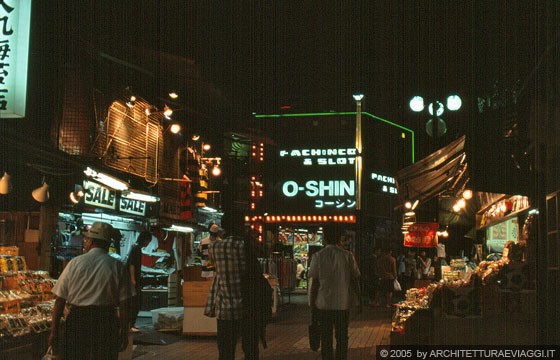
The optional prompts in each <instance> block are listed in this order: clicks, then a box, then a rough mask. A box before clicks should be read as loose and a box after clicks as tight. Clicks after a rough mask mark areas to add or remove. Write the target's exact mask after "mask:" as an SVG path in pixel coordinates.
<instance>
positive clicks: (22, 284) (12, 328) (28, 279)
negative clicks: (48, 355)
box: [0, 246, 55, 360]
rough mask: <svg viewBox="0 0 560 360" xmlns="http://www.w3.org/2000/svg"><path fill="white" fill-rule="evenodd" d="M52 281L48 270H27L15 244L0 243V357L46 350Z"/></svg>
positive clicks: (36, 354) (27, 355)
mask: <svg viewBox="0 0 560 360" xmlns="http://www.w3.org/2000/svg"><path fill="white" fill-rule="evenodd" d="M54 283H55V280H53V279H52V278H51V277H50V275H49V274H48V272H46V271H32V270H28V269H27V265H26V262H25V258H23V257H22V256H19V252H18V248H17V247H15V246H9V247H0V359H16V358H17V359H23V360H26V359H38V358H40V357H41V356H42V355H43V354H44V353H45V351H46V349H47V339H48V334H49V331H50V324H51V312H52V308H53V306H54V300H53V295H52V293H51V290H52V288H53V286H54Z"/></svg>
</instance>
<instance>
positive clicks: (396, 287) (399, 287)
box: [393, 279, 402, 291]
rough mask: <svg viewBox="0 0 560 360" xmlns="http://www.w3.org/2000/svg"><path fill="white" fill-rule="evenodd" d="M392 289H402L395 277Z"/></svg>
mask: <svg viewBox="0 0 560 360" xmlns="http://www.w3.org/2000/svg"><path fill="white" fill-rule="evenodd" d="M393 290H395V291H401V290H402V288H401V284H400V283H399V281H398V280H397V279H395V280H394V281H393Z"/></svg>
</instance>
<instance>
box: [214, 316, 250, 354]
mask: <svg viewBox="0 0 560 360" xmlns="http://www.w3.org/2000/svg"><path fill="white" fill-rule="evenodd" d="M240 336H241V344H242V347H243V353H244V354H245V359H246V360H256V359H258V358H259V335H258V333H257V332H256V331H255V327H254V326H252V325H251V323H250V322H249V321H247V320H218V336H217V341H218V351H219V353H220V358H219V360H233V359H235V348H236V346H237V339H238V338H239V337H240Z"/></svg>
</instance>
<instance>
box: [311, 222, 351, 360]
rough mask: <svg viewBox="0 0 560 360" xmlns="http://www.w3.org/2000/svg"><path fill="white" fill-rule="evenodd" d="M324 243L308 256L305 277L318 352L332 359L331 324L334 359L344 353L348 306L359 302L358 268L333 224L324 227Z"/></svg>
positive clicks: (344, 355)
mask: <svg viewBox="0 0 560 360" xmlns="http://www.w3.org/2000/svg"><path fill="white" fill-rule="evenodd" d="M324 235H325V237H324V242H325V243H326V247H325V248H324V249H322V250H321V251H319V252H318V253H316V254H314V255H313V257H312V259H311V267H310V269H309V273H308V278H312V281H311V288H310V305H311V308H312V311H314V312H316V314H317V317H318V318H319V323H320V326H321V355H322V358H323V359H333V328H334V332H335V337H336V359H346V358H347V353H348V322H349V310H350V308H351V307H352V306H353V305H359V306H361V299H360V286H359V278H360V270H359V269H358V264H357V263H356V259H355V258H354V255H353V254H352V253H351V252H350V251H347V250H344V249H343V248H341V247H339V246H337V244H338V242H339V241H340V239H341V235H342V233H341V231H340V228H338V226H337V225H334V224H332V225H330V224H329V225H328V226H325V227H324Z"/></svg>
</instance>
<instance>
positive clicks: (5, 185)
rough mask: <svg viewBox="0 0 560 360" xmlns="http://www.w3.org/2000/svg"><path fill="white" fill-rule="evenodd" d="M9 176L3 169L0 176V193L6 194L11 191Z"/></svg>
mask: <svg viewBox="0 0 560 360" xmlns="http://www.w3.org/2000/svg"><path fill="white" fill-rule="evenodd" d="M10 178H11V176H10V174H8V173H7V172H5V171H4V175H3V176H2V177H1V178H0V194H2V195H6V194H9V193H10V192H11V191H12V181H11V180H10Z"/></svg>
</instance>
